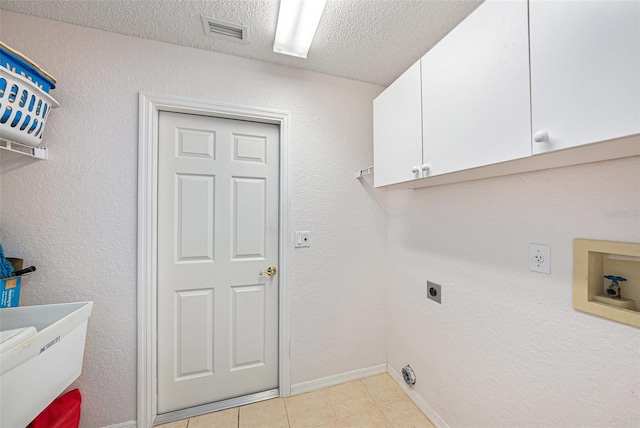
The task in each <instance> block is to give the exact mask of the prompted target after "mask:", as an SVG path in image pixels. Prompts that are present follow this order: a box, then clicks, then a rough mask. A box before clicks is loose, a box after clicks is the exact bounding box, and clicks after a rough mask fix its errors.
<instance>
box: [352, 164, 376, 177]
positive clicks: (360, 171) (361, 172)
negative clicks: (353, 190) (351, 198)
mask: <svg viewBox="0 0 640 428" xmlns="http://www.w3.org/2000/svg"><path fill="white" fill-rule="evenodd" d="M369 174H373V167H372V166H370V167H369V168H365V169H356V174H355V176H356V178H361V177H362V176H363V175H369Z"/></svg>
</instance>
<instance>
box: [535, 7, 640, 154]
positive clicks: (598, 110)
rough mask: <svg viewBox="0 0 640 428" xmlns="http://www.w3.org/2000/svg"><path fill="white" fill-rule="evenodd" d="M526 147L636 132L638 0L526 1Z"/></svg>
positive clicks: (639, 105) (639, 104)
mask: <svg viewBox="0 0 640 428" xmlns="http://www.w3.org/2000/svg"><path fill="white" fill-rule="evenodd" d="M529 11H530V21H531V105H532V122H533V132H534V133H536V132H537V131H547V133H548V141H547V142H541V143H536V142H533V143H532V144H533V153H534V154H535V153H543V152H547V151H549V150H558V149H564V148H567V147H572V146H578V145H581V144H587V143H593V142H598V141H603V140H608V139H612V138H618V137H623V136H626V135H632V134H637V133H640V77H639V76H640V2H638V1H613V0H599V1H539V0H536V1H531V2H530V3H529Z"/></svg>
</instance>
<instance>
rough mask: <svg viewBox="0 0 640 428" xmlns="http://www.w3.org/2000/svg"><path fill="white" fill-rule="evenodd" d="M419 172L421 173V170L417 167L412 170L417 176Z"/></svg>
mask: <svg viewBox="0 0 640 428" xmlns="http://www.w3.org/2000/svg"><path fill="white" fill-rule="evenodd" d="M418 171H420V169H418V167H417V166H414V167H413V168H411V172H413V173H414V174H417V173H418Z"/></svg>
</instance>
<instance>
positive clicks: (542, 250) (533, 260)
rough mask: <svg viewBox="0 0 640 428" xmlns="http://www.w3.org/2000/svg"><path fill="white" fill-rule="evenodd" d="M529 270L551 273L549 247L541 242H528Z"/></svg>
mask: <svg viewBox="0 0 640 428" xmlns="http://www.w3.org/2000/svg"><path fill="white" fill-rule="evenodd" d="M529 270H531V271H533V272H540V273H551V247H549V246H548V245H541V244H529Z"/></svg>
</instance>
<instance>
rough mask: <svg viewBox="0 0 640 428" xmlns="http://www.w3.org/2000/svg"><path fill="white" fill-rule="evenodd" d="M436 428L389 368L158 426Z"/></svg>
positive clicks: (169, 427) (219, 427)
mask: <svg viewBox="0 0 640 428" xmlns="http://www.w3.org/2000/svg"><path fill="white" fill-rule="evenodd" d="M303 427H305V428H306V427H321V428H387V427H388V428H435V427H434V425H433V424H432V423H431V421H429V419H427V418H426V417H425V416H424V414H422V412H420V410H419V409H418V408H417V407H416V406H415V405H414V404H413V402H411V400H410V399H409V397H407V395H406V394H405V393H404V391H402V389H400V387H398V385H397V384H396V383H395V382H394V381H393V379H391V377H390V376H389V375H388V374H386V373H383V374H379V375H376V376H372V377H368V378H364V379H361V380H356V381H353V382H348V383H344V384H342V385H337V386H332V387H330V388H325V389H321V390H318V391H314V392H308V393H306V394H300V395H295V396H293V397H288V398H274V399H271V400H266V401H261V402H259V403H255V404H249V405H247V406H242V407H236V408H233V409H228V410H222V411H219V412H215V413H209V414H206V415H202V416H196V417H193V418H190V419H185V420H182V421H177V422H172V423H170V424H165V425H160V426H159V427H157V428H303Z"/></svg>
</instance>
